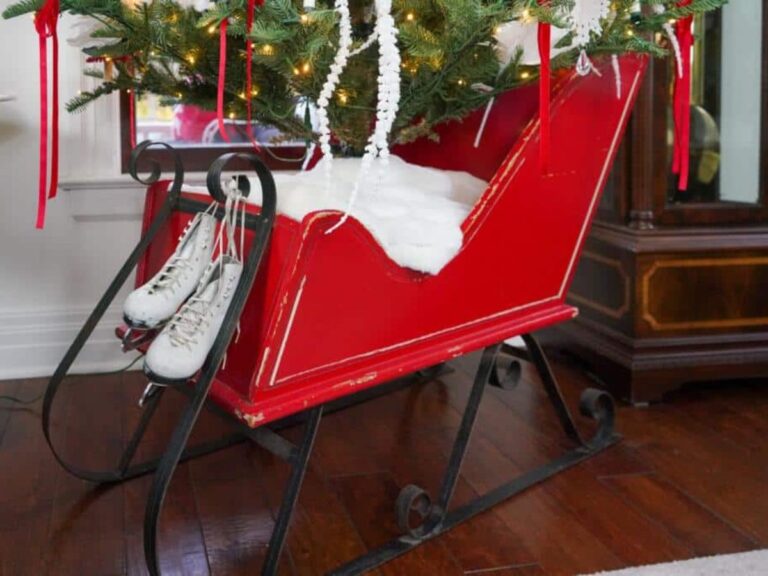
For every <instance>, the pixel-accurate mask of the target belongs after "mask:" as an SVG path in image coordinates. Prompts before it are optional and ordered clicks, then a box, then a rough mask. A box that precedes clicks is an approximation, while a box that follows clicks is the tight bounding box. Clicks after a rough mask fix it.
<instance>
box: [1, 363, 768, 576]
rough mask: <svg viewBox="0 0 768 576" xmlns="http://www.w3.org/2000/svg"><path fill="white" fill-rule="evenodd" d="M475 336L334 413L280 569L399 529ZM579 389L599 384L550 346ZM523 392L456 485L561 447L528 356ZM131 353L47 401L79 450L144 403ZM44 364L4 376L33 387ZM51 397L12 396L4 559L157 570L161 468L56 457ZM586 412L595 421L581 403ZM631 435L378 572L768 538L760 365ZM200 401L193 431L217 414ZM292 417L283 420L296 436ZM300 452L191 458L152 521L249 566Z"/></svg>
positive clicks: (577, 565)
mask: <svg viewBox="0 0 768 576" xmlns="http://www.w3.org/2000/svg"><path fill="white" fill-rule="evenodd" d="M476 362H477V355H471V356H469V357H466V358H462V359H458V360H457V361H455V362H454V363H453V368H454V371H453V372H452V373H450V374H447V375H445V376H443V377H442V378H441V379H440V380H438V381H435V382H431V383H427V384H422V385H418V386H412V387H410V388H406V389H402V390H400V391H397V392H394V393H392V394H389V395H387V396H384V397H381V398H378V399H376V400H372V401H370V402H368V403H365V404H361V405H358V406H354V407H352V408H349V409H346V410H344V411H342V412H337V413H334V414H330V415H327V416H326V417H325V419H324V421H323V423H322V424H321V428H320V433H319V435H318V438H317V443H316V447H315V452H314V455H313V457H312V461H311V469H310V470H309V472H308V474H307V477H306V480H305V485H304V488H303V491H302V494H301V498H300V500H299V504H298V506H297V510H296V514H295V516H294V520H293V524H292V529H291V532H290V536H289V539H288V542H287V546H286V550H285V553H284V555H283V561H282V565H281V570H280V573H281V574H285V575H297V576H303V575H320V574H324V573H325V572H327V571H328V570H330V569H331V568H333V567H335V566H337V565H338V564H340V563H343V562H344V561H346V560H349V559H351V558H352V557H354V556H356V555H359V554H361V553H362V552H364V551H365V550H366V549H369V548H372V547H374V546H376V545H378V544H381V543H382V542H384V541H386V540H388V539H389V538H391V537H392V536H394V535H395V534H396V524H395V519H394V498H395V497H396V496H397V493H398V491H399V489H400V487H402V486H404V485H405V484H409V483H416V484H419V485H421V486H424V487H426V488H428V489H429V490H432V491H434V490H435V489H436V488H437V486H438V485H439V481H440V477H441V474H442V471H443V467H444V465H445V463H446V460H447V458H448V454H449V452H450V449H451V443H452V441H453V435H454V433H455V431H456V429H457V428H458V425H459V422H460V417H461V411H462V409H463V406H464V403H465V402H466V399H467V396H468V393H469V388H470V386H471V383H472V377H471V373H472V371H473V369H474V363H476ZM556 372H557V375H558V377H559V378H560V380H561V385H562V386H563V389H564V393H565V395H566V397H567V398H568V400H569V402H570V403H571V404H572V405H575V403H576V402H577V399H578V395H579V393H580V391H581V390H582V389H583V388H585V387H586V386H588V385H589V382H588V380H587V379H586V378H585V377H584V376H582V375H581V374H580V373H579V372H578V371H577V370H575V369H574V368H572V367H569V366H566V365H556ZM523 375H524V378H523V380H522V382H521V384H520V385H519V387H518V388H517V389H516V390H515V391H512V392H505V391H501V390H497V389H489V391H488V393H487V394H486V397H485V399H484V400H483V404H482V407H481V411H480V417H479V423H478V426H477V429H476V432H475V434H474V436H473V438H472V442H471V445H470V452H469V454H468V455H467V458H466V460H465V462H464V467H463V470H462V474H461V477H460V479H459V482H458V486H457V489H456V494H455V502H456V503H462V502H467V501H469V500H470V499H471V498H473V497H475V496H477V495H478V494H481V493H483V492H485V491H487V490H489V489H492V488H493V487H495V486H496V485H498V484H499V483H501V482H504V481H506V480H508V479H509V478H511V477H512V476H513V475H516V474H519V473H520V472H522V471H524V470H526V469H528V468H530V467H532V466H536V465H540V464H542V463H544V462H546V461H547V460H548V459H550V458H552V457H553V456H555V455H557V454H559V453H561V452H562V451H563V450H565V449H567V448H568V442H567V441H566V440H565V439H564V438H563V437H562V434H561V433H560V431H559V429H558V424H557V420H556V419H555V417H554V415H553V414H552V412H551V409H550V407H549V405H548V404H547V402H546V397H545V395H544V393H543V391H542V389H541V387H540V385H539V383H538V380H537V378H536V377H535V376H534V374H533V372H532V370H531V368H530V366H527V365H526V366H525V367H524V372H523ZM143 385H144V382H143V378H142V377H141V376H140V375H138V374H136V373H129V374H122V375H111V376H102V377H99V376H76V377H71V378H70V379H69V380H68V381H67V382H66V383H65V385H64V389H65V393H64V394H63V395H62V397H61V399H60V401H58V402H57V406H56V409H55V413H54V430H55V436H56V441H57V445H58V446H60V447H61V450H62V451H63V452H64V453H65V454H66V455H67V457H68V458H71V459H73V460H74V461H76V462H78V463H81V464H83V465H90V466H107V465H109V463H110V462H114V461H115V459H116V458H117V457H118V456H119V454H120V450H121V448H122V447H123V446H124V445H125V443H126V442H127V439H128V437H129V435H130V432H131V429H132V426H133V425H135V423H136V421H137V419H138V417H139V416H140V409H139V408H137V407H136V399H137V398H138V396H139V394H140V392H141V389H142V387H143ZM44 386H45V382H44V381H43V380H39V379H38V380H27V381H9V382H0V395H2V394H16V395H21V396H24V397H32V396H34V395H35V394H38V393H39V392H40V391H42V390H43V388H44ZM182 402H183V399H181V398H180V397H178V396H177V395H174V394H166V398H164V400H163V403H164V404H163V406H162V407H161V408H160V410H159V411H158V416H157V417H156V418H155V420H156V421H155V422H154V423H153V425H152V427H151V428H150V430H149V432H148V434H147V437H146V438H145V442H144V444H143V445H142V447H141V448H140V451H139V454H138V457H141V458H146V457H151V456H154V455H157V454H158V453H159V452H160V451H161V450H162V448H163V445H164V442H165V440H166V439H167V437H168V434H169V433H170V430H171V429H172V427H173V425H174V422H175V418H176V417H177V415H178V413H179V410H180V408H181V407H182ZM39 414H40V403H39V402H38V403H37V404H35V405H33V406H32V407H31V408H29V409H24V408H14V407H13V406H12V405H10V404H8V403H4V402H2V401H0V576H39V575H44V574H49V575H52V576H67V575H77V576H122V575H131V576H139V575H144V574H146V568H145V567H144V559H143V551H142V532H141V530H142V520H143V513H144V505H145V498H146V495H147V492H148V489H149V482H150V481H149V479H148V478H140V479H136V480H132V481H129V482H126V483H124V484H120V485H115V486H110V487H102V488H96V487H93V486H91V485H89V484H87V483H85V482H81V481H79V480H77V479H75V478H73V477H71V476H69V475H68V474H67V473H66V472H65V471H64V470H62V469H61V467H60V466H59V465H58V464H57V463H56V461H55V460H54V458H53V456H52V455H51V454H50V452H49V450H48V447H47V446H46V444H45V441H44V439H43V437H42V433H41V431H40V419H39ZM580 425H581V426H583V428H584V432H585V433H588V432H589V430H590V426H591V424H590V423H589V422H586V421H580ZM618 427H619V429H620V431H621V432H622V433H623V434H624V436H625V439H624V440H623V442H622V443H621V444H620V445H618V446H616V447H613V448H611V449H610V450H608V451H606V452H604V453H603V454H601V455H599V456H597V457H596V458H594V459H592V460H590V461H587V462H585V463H583V464H581V465H579V466H577V467H575V468H573V469H571V470H569V471H567V472H565V473H563V474H561V475H559V476H558V477H556V478H554V479H553V480H551V481H549V482H548V483H545V484H544V485H541V486H539V487H536V488H533V489H531V490H529V491H528V492H525V493H523V494H522V495H520V496H518V497H516V498H513V499H512V500H510V501H508V502H506V503H504V504H502V505H500V506H498V507H497V508H495V509H494V510H491V511H489V512H487V513H485V514H483V515H481V516H479V517H477V518H475V519H474V520H472V521H470V522H469V523H467V524H465V525H461V526H459V527H457V528H456V529H454V530H453V531H451V532H449V533H448V534H445V535H443V536H442V537H440V538H437V539H435V540H432V541H430V542H429V543H428V544H426V545H424V546H423V547H421V548H419V549H417V550H416V551H414V552H412V553H410V554H407V555H405V556H403V557H401V558H399V559H397V560H395V561H393V562H391V563H389V564H387V565H385V566H382V567H381V568H380V569H379V570H378V571H376V572H374V574H379V575H381V576H384V575H387V576H388V575H392V576H395V575H414V576H420V575H425V576H427V575H429V576H431V575H448V576H450V575H462V574H467V575H478V576H480V575H483V576H486V575H487V576H545V575H548V576H556V575H574V574H579V573H586V572H594V571H598V570H609V569H617V568H622V567H625V566H631V565H638V564H647V563H654V562H666V561H670V560H676V559H686V558H691V557H695V556H702V555H711V554H719V553H732V552H739V551H745V550H751V549H756V548H762V547H766V546H768V492H767V491H766V490H768V489H766V486H768V443H766V441H765V438H766V434H768V384H766V385H763V384H761V383H759V382H752V383H730V384H729V385H727V386H725V385H723V386H720V387H717V386H710V387H707V388H705V389H702V388H698V389H695V390H689V391H682V392H679V393H676V394H675V395H673V396H670V398H669V399H668V401H667V402H666V403H664V404H663V405H659V406H653V407H651V408H649V409H632V408H629V407H620V409H619V412H618ZM225 430H226V428H225V426H224V425H223V424H221V423H220V422H218V421H217V420H215V419H213V418H212V417H211V416H209V415H204V416H203V417H202V419H201V421H200V423H199V425H198V429H197V430H196V431H195V434H194V439H196V440H200V439H205V438H210V437H214V436H216V435H220V434H222V433H224V432H225ZM299 432H300V430H298V429H297V430H289V431H287V432H286V434H287V435H288V436H290V437H292V438H296V434H297V433H299ZM288 472H289V470H288V467H287V466H286V465H285V464H284V463H282V462H280V461H279V460H277V459H276V458H274V457H272V456H271V455H269V454H266V453H264V452H263V451H262V450H261V449H259V448H258V447H255V446H250V445H238V446H235V447H232V448H229V449H226V450H223V451H221V452H219V453H217V454H213V455H210V456H207V457H204V458H200V459H197V460H194V461H191V462H188V463H186V464H183V465H181V466H180V467H179V469H178V471H177V473H176V475H175V477H174V481H173V483H172V484H171V488H170V491H169V495H168V498H167V500H166V502H165V508H164V514H163V517H162V521H161V530H160V550H161V565H162V569H163V573H164V574H174V575H176V574H180V575H195V576H198V575H215V576H229V575H246V574H247V575H255V574H258V572H259V567H260V565H261V562H262V561H263V559H264V557H265V551H266V545H267V542H268V540H269V535H270V531H271V529H272V526H273V525H274V518H275V514H276V509H277V506H278V505H279V502H280V498H281V490H282V487H283V485H284V483H285V481H286V479H287V475H288Z"/></svg>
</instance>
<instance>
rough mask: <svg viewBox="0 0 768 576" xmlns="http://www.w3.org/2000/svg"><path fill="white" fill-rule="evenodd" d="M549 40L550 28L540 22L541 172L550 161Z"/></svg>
mask: <svg viewBox="0 0 768 576" xmlns="http://www.w3.org/2000/svg"><path fill="white" fill-rule="evenodd" d="M551 38H552V27H551V25H549V24H546V23H543V22H540V23H539V29H538V40H539V57H540V59H541V72H540V75H539V123H540V127H539V134H540V139H539V146H540V150H539V166H540V167H541V170H542V172H547V171H548V170H549V161H550V151H551V142H550V109H549V108H550V102H549V101H550V84H551V69H550V61H551Z"/></svg>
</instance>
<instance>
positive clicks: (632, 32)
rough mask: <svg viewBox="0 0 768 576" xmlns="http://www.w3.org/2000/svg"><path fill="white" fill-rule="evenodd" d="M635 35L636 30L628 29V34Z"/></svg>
mask: <svg viewBox="0 0 768 576" xmlns="http://www.w3.org/2000/svg"><path fill="white" fill-rule="evenodd" d="M634 35H635V31H634V30H632V29H629V30H627V36H629V37H630V38H631V37H632V36H634Z"/></svg>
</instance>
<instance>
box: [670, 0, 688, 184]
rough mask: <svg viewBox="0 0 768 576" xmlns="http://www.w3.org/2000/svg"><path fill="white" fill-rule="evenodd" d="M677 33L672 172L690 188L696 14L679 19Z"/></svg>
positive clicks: (686, 2)
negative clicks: (679, 67) (678, 61)
mask: <svg viewBox="0 0 768 576" xmlns="http://www.w3.org/2000/svg"><path fill="white" fill-rule="evenodd" d="M690 3H691V0H681V1H680V2H679V3H678V6H687V5H688V4H690ZM675 34H676V36H677V41H678V42H679V43H680V57H681V59H682V72H683V74H682V76H680V74H675V87H674V98H673V102H672V112H673V117H674V122H675V144H674V148H673V154H672V173H673V174H677V175H678V188H679V189H680V190H687V189H688V178H689V174H690V162H691V155H690V149H691V111H690V109H691V50H692V48H693V16H687V17H685V18H681V19H680V20H678V21H677V22H675Z"/></svg>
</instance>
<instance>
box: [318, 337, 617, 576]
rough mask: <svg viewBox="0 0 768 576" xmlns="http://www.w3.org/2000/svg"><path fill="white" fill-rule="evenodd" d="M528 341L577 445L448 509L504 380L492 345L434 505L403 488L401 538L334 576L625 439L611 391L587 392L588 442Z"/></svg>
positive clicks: (391, 553)
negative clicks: (483, 407) (487, 397)
mask: <svg viewBox="0 0 768 576" xmlns="http://www.w3.org/2000/svg"><path fill="white" fill-rule="evenodd" d="M523 339H524V341H525V344H526V347H527V349H528V358H529V359H530V361H531V362H532V363H533V365H534V367H535V368H536V370H537V372H538V374H539V377H540V379H541V381H542V384H543V386H544V389H545V391H546V393H547V397H548V399H549V401H550V403H551V404H552V406H553V409H554V411H555V413H556V415H557V417H558V420H559V422H560V424H561V427H562V429H563V432H564V433H565V435H566V436H567V437H568V438H569V439H570V440H572V441H573V442H574V443H575V444H576V447H575V448H574V449H572V450H571V451H569V452H567V453H566V454H564V455H562V456H560V457H559V458H556V459H554V460H552V461H551V462H549V463H547V464H545V465H543V466H541V467H538V468H536V469H534V470H531V471H529V472H526V473H524V474H522V475H520V476H518V477H517V478H514V479H512V480H510V481H509V482H507V483H505V484H503V485H501V486H499V487H497V488H495V489H494V490H491V491H490V492H488V493H486V494H484V495H482V496H479V497H478V498H476V499H474V500H473V501H471V502H469V503H467V504H465V505H463V506H460V507H458V508H454V509H452V510H449V505H450V501H451V498H452V496H453V492H454V488H455V486H456V482H457V480H458V477H459V473H460V471H461V465H462V462H463V460H464V456H465V455H466V451H467V448H468V446H469V442H470V439H471V436H472V431H473V429H474V426H475V424H476V422H477V414H478V410H479V407H480V403H481V401H482V398H483V395H484V392H485V388H486V386H487V384H488V383H489V380H490V381H494V382H499V381H500V380H501V379H502V378H501V377H500V376H499V374H498V372H499V368H500V362H499V360H500V359H499V352H500V351H501V350H502V349H503V346H504V345H503V344H496V345H493V346H489V347H488V348H486V349H485V350H484V351H483V354H482V358H481V360H480V365H479V367H478V369H477V373H476V376H475V380H474V383H473V385H472V390H471V392H470V395H469V399H468V401H467V405H466V407H465V409H464V414H463V417H462V421H461V425H460V427H459V431H458V433H457V435H456V439H455V441H454V444H453V448H452V451H451V456H450V458H449V461H448V465H447V467H446V470H445V473H444V475H443V480H442V482H441V487H440V492H439V494H438V499H437V501H435V502H433V500H432V498H431V496H430V495H429V493H428V492H427V491H426V490H424V489H423V488H421V487H419V486H416V485H413V484H411V485H408V486H406V487H404V488H403V489H402V490H401V492H400V494H399V495H398V498H397V501H396V505H395V513H396V519H397V524H398V527H399V528H400V530H401V531H402V535H401V536H399V537H397V538H394V539H393V540H390V541H389V542H387V543H385V544H384V545H382V546H381V547H379V548H377V549H374V550H372V551H370V552H368V553H366V554H364V555H362V556H359V557H358V558H356V559H354V560H352V561H350V562H348V563H346V564H343V565H342V566H339V567H338V568H336V569H335V570H333V571H331V572H330V573H329V574H331V575H333V576H350V575H353V574H362V573H365V572H367V571H369V570H372V569H374V568H376V567H377V566H380V565H382V564H384V563H386V562H389V561H390V560H393V559H395V558H397V557H398V556H401V555H403V554H405V553H407V552H409V551H410V550H412V549H414V548H416V547H417V546H419V545H421V544H423V543H424V542H426V541H428V540H430V539H432V538H435V537H437V536H439V535H441V534H443V533H445V532H447V531H448V530H451V529H452V528H454V527H455V526H457V525H459V524H461V523H462V522H466V521H467V520H470V519H471V518H473V517H475V516H477V515H478V514H481V513H482V512H485V511H487V510H489V509H491V508H493V507H494V506H496V505H498V504H500V503H502V502H504V501H505V500H507V499H509V498H511V497H512V496H514V495H516V494H519V493H521V492H523V491H524V490H527V489H528V488H530V487H532V486H535V485H536V484H539V483H540V482H542V481H544V480H546V479H548V478H551V477H552V476H555V475H556V474H558V473H560V472H563V471H564V470H567V469H568V468H570V467H572V466H575V465H576V464H578V463H580V462H582V461H584V460H587V459H588V458H591V457H592V456H595V455H596V454H598V453H600V452H601V451H603V450H605V449H606V448H608V447H610V446H611V445H613V444H614V443H616V442H617V441H618V440H619V439H620V437H619V435H618V434H616V433H615V432H614V405H613V400H612V398H611V396H610V395H609V394H607V393H606V392H602V391H599V390H595V389H587V390H585V391H584V392H583V394H582V396H581V402H580V410H581V412H582V414H583V415H585V416H587V417H590V418H592V419H594V420H596V422H597V431H596V432H595V434H594V436H593V437H592V438H591V439H589V440H587V441H585V440H583V438H582V436H581V434H580V433H579V431H578V429H577V428H576V425H575V423H574V421H573V417H572V415H571V412H570V410H569V409H568V407H567V405H566V403H565V401H564V399H563V396H562V393H561V392H560V388H559V386H558V384H557V380H556V379H555V376H554V374H553V373H552V370H551V368H550V366H549V363H548V362H547V359H546V356H545V354H544V351H543V350H542V348H541V346H540V345H539V343H538V341H537V340H536V339H535V338H534V337H533V336H532V335H530V334H526V335H524V336H523ZM502 387H503V386H502ZM414 517H418V518H419V519H420V523H419V524H418V525H416V526H412V524H411V519H412V518H414Z"/></svg>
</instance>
